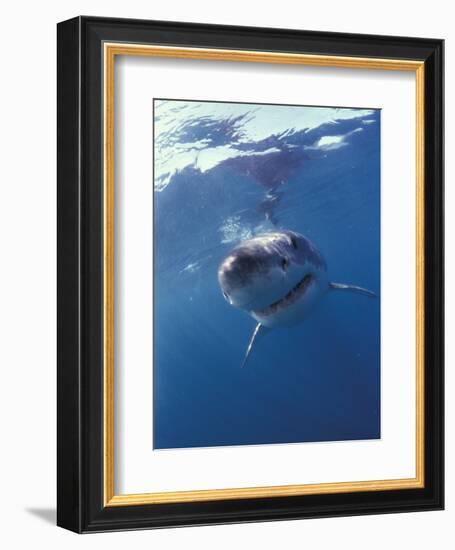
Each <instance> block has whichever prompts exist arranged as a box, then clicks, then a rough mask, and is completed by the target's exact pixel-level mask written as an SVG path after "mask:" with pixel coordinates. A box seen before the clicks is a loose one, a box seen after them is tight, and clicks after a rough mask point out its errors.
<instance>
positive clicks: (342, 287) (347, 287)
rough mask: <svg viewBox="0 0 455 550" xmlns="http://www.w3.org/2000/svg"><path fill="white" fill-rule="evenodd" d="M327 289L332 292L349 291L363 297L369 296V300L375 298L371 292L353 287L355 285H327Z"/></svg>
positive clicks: (359, 287)
mask: <svg viewBox="0 0 455 550" xmlns="http://www.w3.org/2000/svg"><path fill="white" fill-rule="evenodd" d="M329 287H330V288H331V289H332V290H350V291H351V292H357V293H359V294H363V295H365V296H370V298H376V297H377V295H376V294H375V293H374V292H372V291H371V290H368V289H366V288H362V287H361V286H355V285H345V284H343V283H329Z"/></svg>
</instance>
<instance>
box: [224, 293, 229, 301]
mask: <svg viewBox="0 0 455 550" xmlns="http://www.w3.org/2000/svg"><path fill="white" fill-rule="evenodd" d="M223 296H224V298H225V300H227V301H228V302H229V294H228V293H227V292H223Z"/></svg>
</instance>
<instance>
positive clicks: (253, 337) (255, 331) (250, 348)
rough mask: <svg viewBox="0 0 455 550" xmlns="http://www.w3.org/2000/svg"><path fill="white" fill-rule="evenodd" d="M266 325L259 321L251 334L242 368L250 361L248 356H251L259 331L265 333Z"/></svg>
mask: <svg viewBox="0 0 455 550" xmlns="http://www.w3.org/2000/svg"><path fill="white" fill-rule="evenodd" d="M266 330H267V329H266V327H264V325H261V323H258V324H257V325H256V327H255V329H254V331H253V334H252V335H251V338H250V341H249V343H248V347H247V348H246V354H245V358H244V359H243V363H242V368H243V367H244V366H245V365H246V362H247V361H248V357H249V356H250V353H251V350H252V349H253V345H254V342H255V341H256V338H257V337H258V335H259V333H261V334H263V333H264V332H266Z"/></svg>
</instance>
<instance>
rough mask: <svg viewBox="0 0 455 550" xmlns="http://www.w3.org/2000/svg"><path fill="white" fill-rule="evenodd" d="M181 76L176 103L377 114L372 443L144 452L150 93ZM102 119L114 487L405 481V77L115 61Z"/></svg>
mask: <svg viewBox="0 0 455 550" xmlns="http://www.w3.org/2000/svg"><path fill="white" fill-rule="evenodd" d="M185 74H186V75H187V77H186V78H185ZM182 80H184V81H185V89H184V94H185V97H186V98H187V99H198V98H199V99H200V98H203V99H210V100H218V101H219V100H225V101H226V100H228V101H249V102H255V101H256V102H257V101H261V102H264V103H278V102H282V103H288V104H297V103H299V102H305V103H307V104H309V105H315V104H318V103H319V104H320V105H335V104H336V105H340V106H345V107H346V106H369V107H374V108H381V109H382V112H381V219H382V224H381V292H380V299H381V408H382V413H381V439H380V440H369V441H349V442H348V441H342V442H333V441H332V442H328V443H304V444H295V445H256V446H253V445H244V446H237V447H218V448H211V449H207V448H205V449H173V450H167V451H153V446H152V443H153V437H152V433H153V406H152V404H153V403H152V396H153V390H152V388H153V369H152V365H153V342H152V340H151V338H150V335H151V334H153V292H152V288H153V287H152V285H151V284H150V281H152V280H153V229H154V227H153V197H152V194H153V186H152V183H151V181H152V171H151V165H150V151H151V150H152V147H153V135H152V132H151V127H152V120H153V101H152V98H153V97H175V96H176V94H179V92H180V93H181V84H180V83H181V81H182ZM284 83H285V85H283V84H284ZM177 97H178V96H177ZM115 116H116V159H117V160H116V163H117V164H116V175H117V176H116V213H115V219H116V238H115V242H116V299H115V303H116V312H115V314H116V338H115V341H116V350H115V355H116V366H115V369H116V405H117V408H116V433H115V439H116V491H115V492H116V493H120V494H122V493H123V494H125V493H145V492H161V491H179V490H180V491H183V490H187V491H188V490H194V489H221V488H232V487H262V486H266V485H297V484H303V483H323V482H337V481H362V480H381V479H400V478H412V477H415V475H416V474H415V399H414V396H415V332H414V327H415V313H414V312H415V285H414V284H413V283H414V279H415V76H414V74H413V73H409V72H396V71H387V72H384V71H371V70H359V69H354V70H351V69H336V70H334V69H333V68H321V67H301V66H300V67H295V66H292V67H289V66H288V67H282V66H276V65H275V66H269V65H265V64H257V63H256V64H254V63H248V64H245V63H226V62H224V63H223V64H222V65H221V64H220V63H219V62H215V63H213V62H208V61H204V60H192V61H188V60H175V59H172V60H163V59H156V58H150V57H149V58H143V57H142V58H137V57H128V58H123V59H120V60H119V61H117V63H116V115H115ZM359 126H360V127H361V124H360V123H359ZM329 154H330V153H329ZM390 220H394V223H392V224H391V223H388V222H389V221H390ZM158 321H159V320H158ZM214 464H216V468H215V467H214Z"/></svg>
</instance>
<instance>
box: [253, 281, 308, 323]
mask: <svg viewBox="0 0 455 550" xmlns="http://www.w3.org/2000/svg"><path fill="white" fill-rule="evenodd" d="M313 280H314V277H313V275H311V274H308V275H305V277H304V278H303V279H302V280H301V281H300V282H298V283H297V284H296V285H295V287H293V288H292V289H291V290H290V291H289V292H288V293H287V294H286V296H284V298H280V299H279V300H277V301H276V302H273V304H270V305H269V306H267V307H266V308H264V309H256V310H254V311H253V313H255V314H256V315H259V316H262V317H267V316H269V315H273V314H274V313H276V312H277V311H279V310H280V309H283V308H286V307H289V306H290V305H292V304H293V303H295V302H297V300H299V299H300V298H301V297H302V296H303V295H304V294H305V292H306V291H307V290H308V288H309V287H310V285H311V283H312V282H313Z"/></svg>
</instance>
